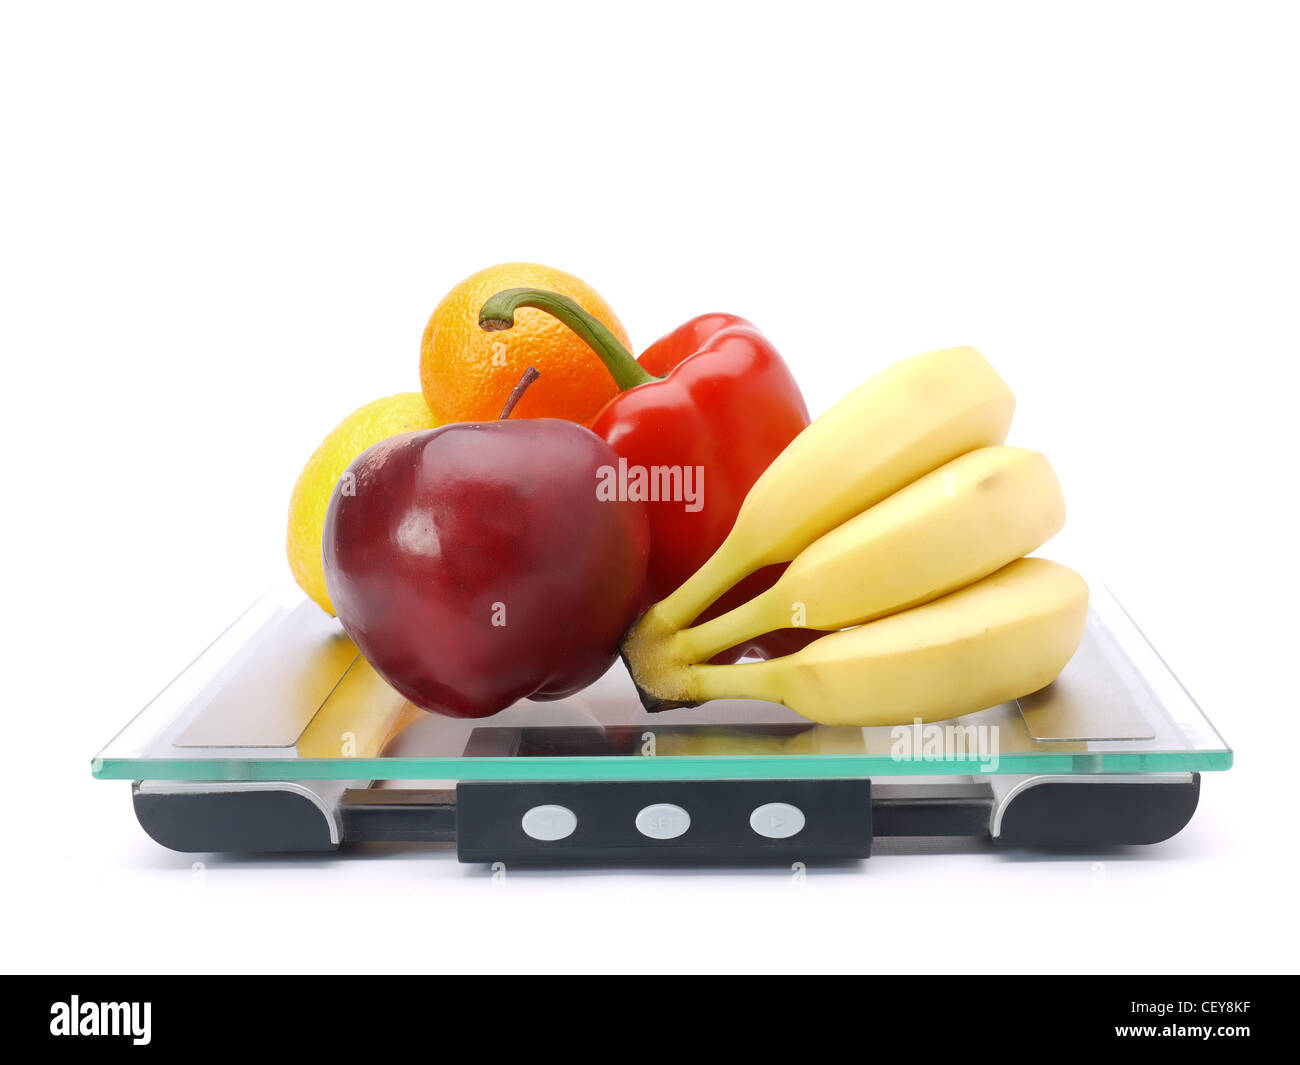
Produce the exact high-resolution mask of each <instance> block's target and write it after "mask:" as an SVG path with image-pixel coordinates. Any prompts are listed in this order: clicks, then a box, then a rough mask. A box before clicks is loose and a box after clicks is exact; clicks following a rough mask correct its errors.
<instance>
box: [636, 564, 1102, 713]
mask: <svg viewBox="0 0 1300 1065" xmlns="http://www.w3.org/2000/svg"><path fill="white" fill-rule="evenodd" d="M1087 614H1088V586H1087V584H1085V583H1084V581H1083V578H1082V577H1080V576H1079V575H1078V574H1077V573H1075V572H1074V571H1073V570H1070V569H1067V568H1066V567H1065V566H1061V565H1058V564H1057V563H1055V562H1049V561H1048V560H1047V559H1043V558H1022V559H1018V560H1017V561H1015V562H1012V563H1011V564H1010V565H1009V566H1004V567H1003V568H1002V569H1000V570H998V571H997V572H996V573H993V574H990V575H989V576H987V577H985V578H983V579H982V580H979V581H976V582H975V583H974V584H970V585H967V586H966V587H965V588H962V589H960V590H958V591H955V592H951V593H949V594H948V595H945V596H943V597H942V598H940V599H935V600H933V601H931V602H929V603H926V604H924V605H923V606H917V607H913V608H912V609H911V610H904V611H902V612H900V613H897V614H890V615H889V616H888V617H884V618H881V619H880V620H878V621H870V622H867V623H866V624H865V625H859V626H857V627H856V628H852V629H845V630H844V631H842V632H835V633H831V634H830V635H827V636H823V637H821V638H820V639H817V640H815V641H813V642H812V643H811V644H809V645H808V646H807V647H805V648H804V649H803V650H802V651H799V652H797V653H795V654H792V655H786V656H784V657H782V658H773V659H770V660H768V661H766V662H742V663H740V664H737V665H725V666H711V665H692V666H685V667H680V668H679V669H678V670H676V671H675V672H674V673H673V674H672V675H670V676H661V677H656V678H654V680H655V683H656V687H657V689H658V690H655V689H654V688H648V689H645V691H644V692H643V696H642V697H643V699H644V700H645V701H646V704H647V706H652V705H654V702H653V699H647V698H646V695H647V694H649V695H652V696H653V697H654V698H659V699H663V698H665V697H666V698H667V699H668V700H672V701H674V702H675V704H676V705H692V704H696V703H702V702H708V701H709V700H710V699H764V700H768V701H771V702H778V703H783V704H785V705H786V706H788V707H790V709H792V710H794V711H795V712H796V713H798V714H801V715H802V716H804V717H806V718H808V719H809V720H811V721H816V722H818V723H819V724H823V725H862V726H870V725H893V724H907V723H911V722H913V721H915V720H916V719H917V718H919V719H921V720H922V721H936V720H940V719H943V718H949V717H958V716H960V715H962V714H968V713H973V712H974V711H976V710H983V709H984V708H986V707H989V706H996V705H997V704H998V703H1004V702H1007V701H1008V700H1011V699H1017V698H1019V697H1020V696H1022V695H1027V694H1029V693H1030V692H1034V691H1037V690H1038V689H1040V688H1043V687H1046V686H1047V685H1048V684H1049V683H1051V682H1052V681H1053V680H1055V679H1056V676H1057V675H1058V674H1059V673H1060V672H1061V670H1062V669H1064V668H1065V664H1066V663H1067V662H1068V661H1069V660H1070V657H1071V656H1072V655H1073V654H1074V652H1075V649H1076V648H1077V647H1078V646H1079V641H1080V640H1081V639H1082V637H1083V626H1084V622H1085V621H1086V619H1087ZM635 679H637V681H638V687H644V681H645V678H635Z"/></svg>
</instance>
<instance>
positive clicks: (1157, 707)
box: [92, 586, 1232, 861]
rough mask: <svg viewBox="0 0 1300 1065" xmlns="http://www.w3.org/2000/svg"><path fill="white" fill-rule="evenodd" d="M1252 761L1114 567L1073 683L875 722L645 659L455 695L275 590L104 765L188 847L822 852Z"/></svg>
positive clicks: (1075, 839)
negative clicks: (898, 722)
mask: <svg viewBox="0 0 1300 1065" xmlns="http://www.w3.org/2000/svg"><path fill="white" fill-rule="evenodd" d="M1231 764H1232V752H1231V750H1230V749H1229V748H1228V746H1227V744H1226V743H1225V742H1224V741H1223V739H1222V737H1221V736H1220V735H1219V734H1218V732H1217V731H1216V730H1215V729H1214V727H1213V726H1212V725H1211V724H1210V722H1209V721H1208V720H1207V719H1206V718H1205V716H1204V714H1202V712H1201V711H1200V709H1199V708H1198V707H1197V705H1196V704H1195V702H1194V701H1193V700H1192V698H1191V697H1190V696H1189V695H1188V693H1187V692H1186V691H1185V690H1184V689H1183V688H1182V686H1181V685H1180V684H1179V682H1178V681H1177V679H1176V678H1175V677H1174V676H1173V674H1172V673H1171V672H1170V671H1169V669H1168V668H1167V667H1166V666H1165V664H1164V662H1163V661H1162V660H1161V659H1160V657H1159V656H1158V655H1157V654H1156V652H1155V651H1154V650H1153V649H1152V647H1151V646H1150V644H1149V643H1148V642H1147V641H1146V639H1145V638H1144V637H1143V636H1142V634H1141V633H1140V632H1139V630H1138V629H1137V627H1136V625H1134V623H1133V621H1132V620H1131V619H1130V618H1129V617H1128V615H1127V614H1126V613H1125V612H1124V611H1123V609H1122V608H1121V607H1120V606H1119V604H1118V602H1116V600H1115V599H1114V598H1113V597H1112V596H1111V595H1110V594H1109V592H1107V591H1106V590H1105V589H1103V588H1099V587H1096V586H1094V592H1093V597H1092V606H1091V610H1090V614H1089V620H1088V625H1087V629H1086V632H1085V636H1084V639H1083V642H1082V644H1081V646H1080V648H1079V650H1078V652H1077V653H1076V654H1075V656H1074V658H1073V659H1072V660H1071V662H1070V664H1069V665H1068V666H1067V667H1066V669H1065V671H1064V672H1063V673H1062V674H1061V676H1060V677H1059V678H1058V679H1057V680H1056V681H1055V682H1054V683H1053V684H1052V685H1050V686H1049V687H1047V688H1045V689H1043V690H1042V691H1039V692H1036V693H1034V694H1033V695H1030V696H1027V697H1025V698H1022V699H1019V700H1017V701H1014V702H1010V703H1004V704H1002V705H1000V706H995V707H991V708H989V709H986V710H983V711H980V712H979V713H975V714H969V715H966V716H964V717H960V718H954V719H952V720H949V721H945V722H935V723H931V724H927V725H922V724H919V723H913V724H911V725H902V726H894V727H890V726H883V727H871V728H856V727H853V728H851V727H830V726H824V725H815V724H812V723H810V722H808V721H806V720H805V719H803V718H801V717H799V716H798V715H796V714H795V713H793V712H792V711H790V710H788V709H786V708H785V707H783V706H780V705H778V704H774V703H764V702H757V701H750V700H735V701H718V702H713V703H708V704H705V705H704V706H700V707H695V708H689V709H678V710H670V711H666V712H663V713H657V714H647V713H646V712H645V711H644V710H643V709H642V707H641V703H640V701H639V700H638V698H637V696H636V692H635V689H634V688H633V686H632V683H631V680H630V679H629V678H628V676H627V673H626V671H625V670H624V668H623V666H622V664H621V663H615V665H614V666H613V667H612V668H611V669H610V670H609V671H608V673H607V674H606V675H605V676H604V677H603V678H602V679H601V680H600V681H599V682H597V683H596V684H595V685H593V686H591V687H589V688H587V689H586V690H584V691H583V692H580V693H579V694H578V695H576V696H573V697H570V698H567V699H563V700H558V701H555V702H531V701H523V702H520V703H518V704H516V705H515V706H512V707H510V708H509V709H507V710H505V711H503V712H501V713H499V714H496V715H494V716H493V717H490V718H485V719H476V720H468V719H456V718H448V717H442V716H439V715H436V714H430V713H426V712H424V711H422V710H420V709H418V708H416V707H414V706H412V705H411V704H410V703H409V702H407V701H406V700H405V699H403V698H402V696H400V695H399V694H398V693H397V692H395V691H394V690H393V689H392V688H390V687H389V686H388V685H387V684H386V683H385V682H384V681H383V680H382V679H381V678H380V677H379V676H378V675H377V674H376V673H375V672H374V670H373V669H372V668H371V667H370V665H369V664H368V663H367V662H366V661H365V659H364V658H362V657H361V656H360V655H359V654H358V652H357V650H356V648H355V646H354V645H353V644H352V643H351V641H350V640H349V639H348V638H347V636H346V635H345V634H344V633H343V631H342V628H341V627H340V626H339V624H338V622H337V621H336V620H335V619H333V618H330V617H328V616H326V615H325V614H324V613H323V612H322V611H321V610H320V609H319V608H318V607H316V606H315V604H313V603H311V602H310V601H309V600H306V599H304V598H303V597H302V596H301V595H300V594H298V593H296V592H294V593H292V594H290V593H273V594H270V595H267V596H265V597H264V598H263V599H261V600H260V601H259V602H257V603H256V604H255V605H254V606H253V607H251V608H250V609H249V610H248V611H247V612H246V613H245V614H244V615H243V616H241V617H240V618H239V619H238V620H237V621H236V622H235V623H234V624H233V625H231V626H230V628H229V629H227V630H226V632H224V633H223V634H222V635H221V636H220V637H219V638H218V639H217V640H216V641H215V642H214V643H213V644H212V645H211V646H210V647H209V648H208V649H207V650H206V651H204V652H203V654H201V655H200V656H199V658H198V659H197V660H196V661H194V662H193V663H192V664H191V665H190V666H189V667H188V668H187V669H186V670H185V671H184V672H183V673H182V674H181V675H180V676H179V677H178V678H177V679H176V680H175V681H174V682H173V683H172V684H171V685H169V686H168V687H167V688H166V689H165V690H164V691H163V692H162V693H161V694H160V695H159V696H158V697H157V698H156V699H155V700H154V701H153V702H152V703H150V704H149V705H148V706H147V707H146V708H145V709H144V710H143V711H142V712H141V713H140V714H139V715H138V716H137V717H136V718H135V719H134V720H133V721H131V722H130V724H128V725H127V726H126V728H124V729H123V730H122V731H121V732H120V733H119V734H118V735H117V736H116V737H114V739H113V740H112V741H111V742H110V743H109V744H108V745H107V746H106V747H105V748H104V749H103V750H102V751H101V752H100V753H99V755H97V756H96V757H95V759H94V761H93V763H92V772H93V774H94V776H96V777H98V778H100V779H109V780H113V779H117V780H132V781H134V782H135V785H134V788H133V794H134V799H135V806H136V813H137V816H138V817H139V818H140V820H141V823H142V824H143V825H144V827H145V829H146V831H148V832H149V833H150V834H151V835H152V836H153V837H154V838H155V839H158V840H159V841H160V842H162V843H164V844H165V845H167V846H171V847H174V848H176V849H179V850H187V851H197V850H203V851H207V850H218V851H219V850H241V851H250V850H251V851H259V850H260V851H268V850H269V851H276V850H314V849H332V848H334V847H338V846H340V845H341V844H343V843H349V842H366V841H376V840H394V839H396V840H428V841H437V840H442V841H447V840H454V841H455V842H456V843H457V847H458V851H459V853H460V856H461V858H462V859H463V860H468V861H493V860H515V861H520V860H534V859H539V860H552V861H555V860H558V861H568V860H592V859H597V860H611V859H612V860H618V859H636V860H644V859H649V860H660V859H714V858H727V857H734V858H773V859H777V858H779V859H782V860H784V859H786V858H793V859H794V860H799V859H800V858H805V859H806V858H812V857H865V856H866V854H867V853H869V850H870V845H871V840H872V839H873V838H874V837H880V836H882V835H923V836H935V835H940V836H945V835H949V836H965V835H986V836H989V837H990V838H993V839H995V840H1000V841H1002V842H1015V843H1022V844H1031V845H1039V844H1041V845H1055V844H1103V843H1112V842H1118V843H1145V842H1156V841H1157V839H1158V838H1160V839H1163V838H1167V836H1168V835H1171V834H1173V832H1176V831H1177V830H1178V829H1179V828H1181V827H1182V826H1183V824H1185V823H1186V820H1187V819H1190V817H1191V814H1192V812H1193V811H1194V810H1195V805H1196V799H1197V796H1198V795H1199V785H1200V778H1199V774H1200V773H1202V772H1208V771H1217V770H1225V769H1228V768H1229V767H1230V766H1231ZM1080 785H1089V786H1087V787H1081V786H1080ZM795 800H797V801H795ZM538 810H542V811H544V812H543V813H541V814H538V813H536V811H538ZM647 810H649V811H651V812H650V813H647V812H646V811H647ZM545 811H549V814H547V813H545ZM1012 812H1014V816H1011V814H1012ZM546 816H549V817H550V818H551V823H550V824H548V826H547V827H539V824H540V821H541V819H543V818H544V817H546ZM769 816H770V818H771V820H772V821H773V822H775V823H774V824H768V821H767V820H766V819H767V818H768V817H769ZM530 817H531V821H530V820H529V819H530ZM793 825H797V826H798V827H797V828H795V830H794V831H793V832H792V831H791V826H793ZM564 829H567V831H565V832H564V833H563V834H562V835H556V833H559V832H561V831H562V830H564ZM547 836H551V837H554V838H544V837H547Z"/></svg>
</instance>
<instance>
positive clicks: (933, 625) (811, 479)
mask: <svg viewBox="0 0 1300 1065" xmlns="http://www.w3.org/2000/svg"><path fill="white" fill-rule="evenodd" d="M1014 409H1015V399H1014V397H1013V396H1012V395H1011V392H1010V391H1009V390H1008V388H1007V386H1006V384H1005V383H1004V382H1003V381H1002V379H1001V378H1000V377H999V376H998V375H997V373H996V372H995V371H994V369H993V368H992V367H991V366H990V365H989V364H988V362H986V361H985V359H984V358H983V356H981V355H980V354H979V352H977V351H975V350H974V349H973V348H966V347H962V348H948V349H946V350H943V351H932V352H927V353H925V354H923V355H917V356H914V357H913V358H910V359H906V360H904V361H903V362H900V363H897V364H896V365H894V366H892V367H890V368H889V369H888V370H886V371H885V372H884V373H881V374H879V375H878V376H876V377H874V378H872V379H871V380H870V381H868V382H866V383H865V384H863V385H862V386H860V387H859V388H858V389H857V390H856V391H854V392H853V393H851V394H850V395H849V396H847V397H846V398H845V399H843V400H841V401H840V402H839V403H838V404H836V405H835V406H834V407H832V408H831V409H830V410H829V411H827V412H826V413H825V414H824V415H822V416H821V417H820V418H818V419H817V420H816V421H815V422H813V424H812V425H810V426H809V427H808V428H807V429H805V430H804V431H803V432H802V433H801V434H800V435H799V436H798V437H796V438H795V439H794V441H793V442H791V444H790V446H789V447H788V448H786V450H785V451H784V452H783V453H782V454H781V455H780V456H779V457H778V458H777V460H776V461H775V462H774V463H773V464H772V465H771V466H770V467H769V468H768V470H767V472H766V473H764V474H763V476H762V477H761V478H760V479H759V480H758V481H757V483H755V485H754V487H753V488H752V489H751V490H750V492H749V495H748V496H747V497H746V499H745V502H744V505H743V506H742V507H741V510H740V513H739V515H738V516H737V518H736V523H735V525H734V527H733V528H732V530H731V533H730V535H729V536H728V537H727V539H726V540H725V541H724V542H723V544H722V546H721V547H719V548H718V550H717V551H716V552H715V553H714V554H713V556H712V557H711V558H710V559H709V560H708V561H707V562H705V564H704V565H703V566H701V567H700V569H699V570H698V571H697V572H696V573H695V574H693V575H692V576H691V577H690V578H689V579H688V580H687V581H686V583H684V584H683V585H682V586H681V587H680V588H678V589H677V590H676V591H675V592H673V593H672V594H671V595H669V596H668V597H667V598H666V599H663V600H661V601H660V602H659V603H657V604H655V605H654V606H652V607H651V608H650V609H649V610H648V611H646V613H645V614H643V615H642V616H641V618H640V619H639V620H638V621H637V623H636V624H635V625H634V626H633V627H632V629H631V630H630V631H629V632H628V634H627V637H626V638H625V640H624V643H623V658H624V661H625V662H626V663H627V666H628V669H629V671H630V672H631V674H632V679H633V680H634V681H635V682H636V685H637V689H638V691H639V692H640V694H641V698H642V701H643V702H644V704H645V706H646V708H647V709H649V710H664V709H669V708H671V707H677V706H693V705H695V704H697V703H702V702H707V701H708V700H710V699H766V700H771V701H775V702H780V703H784V704H785V705H786V706H789V707H790V708H791V709H793V710H795V711H796V712H798V713H799V714H802V715H803V716H804V717H806V718H809V719H810V720H813V721H817V722H820V723H822V724H828V725H885V724H895V723H910V722H912V721H913V720H915V719H916V718H920V719H922V720H923V721H931V720H936V719H941V718H947V717H955V716H958V715H960V714H965V713H970V712H972V711H975V710H980V709H983V708H985V707H988V706H993V705H996V704H997V703H1001V702H1005V701H1007V700H1009V699H1014V698H1017V697H1019V696H1021V695H1025V694H1028V693H1029V692H1032V691H1036V690H1037V689H1039V688H1042V687H1044V686H1045V685H1047V684H1049V683H1050V682H1051V681H1052V680H1054V679H1055V678H1056V676H1057V674H1059V673H1060V671H1061V670H1062V669H1063V668H1064V667H1065V664H1066V663H1067V662H1068V661H1069V660H1070V657H1071V656H1072V655H1073V654H1074V651H1075V648H1076V647H1078V644H1079V640H1080V639H1081V638H1082V635H1083V626H1084V621H1085V619H1086V616H1087V611H1088V588H1087V585H1086V584H1085V583H1084V581H1083V579H1082V578H1080V577H1079V576H1078V575H1077V574H1076V573H1074V572H1073V571H1071V570H1069V569H1066V568H1065V567H1064V566H1060V565H1057V564H1056V563H1054V562H1049V561H1047V560H1046V559H1041V558H1026V557H1024V556H1026V555H1028V554H1029V552H1031V551H1034V550H1036V549H1037V548H1038V547H1039V546H1041V545H1042V544H1043V543H1045V542H1046V541H1047V540H1049V539H1050V538H1051V537H1052V536H1054V535H1055V534H1056V533H1057V532H1058V531H1060V529H1061V527H1062V525H1063V524H1064V523H1065V504H1064V501H1063V500H1062V498H1061V489H1060V485H1059V484H1058V483H1057V480H1056V475H1055V474H1054V473H1053V472H1052V468H1051V466H1050V465H1048V462H1047V460H1046V459H1045V458H1044V457H1043V456H1042V455H1041V454H1039V453H1038V452H1036V451H1027V450H1024V449H1022V448H1016V447H1006V446H1004V445H1003V444H1002V441H1003V440H1004V439H1005V438H1006V433H1007V429H1008V427H1009V426H1010V423H1011V415H1012V412H1013V410H1014ZM783 562H786V563H789V565H788V566H787V568H786V569H785V572H784V573H783V574H782V576H781V577H780V578H779V579H778V580H777V581H776V583H775V584H773V585H772V586H771V587H770V588H769V589H768V590H767V591H765V592H762V593H760V594H758V595H756V596H755V597H754V598H752V599H750V600H749V601H748V602H746V603H744V604H742V605H741V606H738V607H736V608H735V609H733V610H731V611H729V612H728V613H725V614H722V615H721V616H719V617H716V618H714V619H712V620H711V621H707V622H703V623H701V624H698V625H695V624H692V623H693V622H694V621H695V619H696V618H697V617H699V615H700V614H701V612H702V611H704V610H705V608H707V607H708V606H709V605H710V604H711V603H712V602H714V600H716V599H717V598H718V597H719V596H720V595H722V594H723V593H724V592H725V591H727V590H728V589H729V588H731V587H732V586H734V585H735V584H736V583H737V582H738V581H739V580H741V579H742V578H743V577H746V576H747V575H749V574H750V573H752V572H754V571H755V570H757V569H759V568H761V567H763V566H767V565H771V564H773V563H783ZM790 627H807V628H809V629H813V630H826V632H827V634H826V635H823V636H820V637H819V638H817V639H816V640H814V641H813V642H812V643H810V644H808V645H807V646H806V647H805V648H804V649H803V650H801V651H798V652H796V653H794V654H790V655H785V656H782V657H780V658H773V659H770V660H768V661H765V662H741V663H737V664H734V665H709V664H708V660H709V659H710V658H711V657H713V656H714V655H715V654H717V653H718V652H719V651H721V650H723V649H725V648H728V647H732V646H734V645H736V644H740V643H742V642H744V641H746V640H748V639H751V638H752V637H755V636H758V635H761V634H763V633H766V632H771V631H773V630H775V629H781V628H790Z"/></svg>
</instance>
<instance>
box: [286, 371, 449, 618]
mask: <svg viewBox="0 0 1300 1065" xmlns="http://www.w3.org/2000/svg"><path fill="white" fill-rule="evenodd" d="M440 424H441V423H440V422H439V421H438V419H437V418H436V417H434V415H433V414H432V413H431V412H430V410H429V407H428V405H427V404H426V403H425V402H424V396H423V395H421V394H420V393H419V392H399V393H398V394H397V395H395V396H386V397H385V398H383V399H377V400H375V401H374V402H373V403H367V404H366V405H365V406H364V407H362V408H360V409H359V410H355V411H353V412H352V413H351V414H349V415H348V416H347V417H346V418H344V419H343V420H342V421H341V422H339V424H338V426H337V427H336V428H335V429H334V431H333V432H331V433H330V434H329V436H327V437H326V438H325V439H324V440H323V441H321V445H320V447H318V448H317V449H316V451H315V452H314V453H313V454H312V457H311V458H309V459H308V460H307V465H306V466H305V467H304V468H303V471H302V474H301V475H300V476H299V477H298V483H297V484H295V485H294V486H293V496H292V497H291V498H290V499H289V535H288V539H287V544H286V549H287V551H288V555H289V568H290V569H291V570H292V571H293V579H294V580H295V581H297V582H298V587H299V588H301V589H302V590H303V591H304V592H306V593H307V594H308V595H309V596H311V598H312V599H314V600H315V601H316V603H317V604H318V605H319V606H320V608H321V609H322V610H324V611H326V612H327V613H330V614H333V613H334V606H333V604H332V603H331V602H330V597H329V592H328V591H326V590H325V571H324V568H323V567H322V566H321V537H322V535H323V531H324V528H325V510H326V508H327V507H328V506H329V501H330V494H331V493H332V492H333V491H334V486H335V485H336V484H337V483H338V480H339V478H340V477H342V476H343V471H344V470H346V469H347V468H348V466H350V465H351V464H352V460H353V459H355V458H356V457H357V456H358V455H360V454H361V452H363V451H365V450H366V448H368V447H370V446H371V445H372V444H377V443H379V442H380V441H381V440H387V439H388V438H389V437H390V436H397V435H398V434H400V433H413V432H418V431H419V430H421V429H436V428H437V427H438V426H439V425H440Z"/></svg>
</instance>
